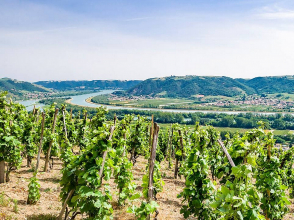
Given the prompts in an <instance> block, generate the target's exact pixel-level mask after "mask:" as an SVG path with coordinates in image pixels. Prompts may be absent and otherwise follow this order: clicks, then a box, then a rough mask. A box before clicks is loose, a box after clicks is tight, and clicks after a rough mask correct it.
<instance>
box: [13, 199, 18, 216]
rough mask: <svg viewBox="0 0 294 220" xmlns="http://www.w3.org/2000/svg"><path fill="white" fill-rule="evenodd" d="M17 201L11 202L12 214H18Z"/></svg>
mask: <svg viewBox="0 0 294 220" xmlns="http://www.w3.org/2000/svg"><path fill="white" fill-rule="evenodd" d="M18 211H19V210H18V201H17V200H16V199H14V200H13V212H15V213H18Z"/></svg>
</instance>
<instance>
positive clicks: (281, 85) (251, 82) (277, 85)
mask: <svg viewBox="0 0 294 220" xmlns="http://www.w3.org/2000/svg"><path fill="white" fill-rule="evenodd" d="M236 80H237V81H239V82H240V83H243V84H244V85H247V86H249V87H251V88H254V89H255V92H256V93H257V94H261V93H293V92H294V76H266V77H255V78H253V79H236Z"/></svg>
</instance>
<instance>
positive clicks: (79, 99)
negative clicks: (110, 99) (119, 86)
mask: <svg viewBox="0 0 294 220" xmlns="http://www.w3.org/2000/svg"><path fill="white" fill-rule="evenodd" d="M115 91H117V90H101V91H99V92H95V93H89V94H83V95H77V96H70V97H71V99H70V100H67V102H68V103H71V104H73V105H79V106H84V107H92V108H93V107H94V108H97V107H100V106H104V107H106V108H107V109H130V110H147V111H162V112H178V113H194V112H203V113H224V114H240V113H247V112H246V111H213V110H185V109H162V108H137V107H126V106H112V105H102V104H96V103H91V102H87V101H86V100H87V99H89V98H91V97H94V96H97V95H105V94H111V93H113V92H115ZM37 101H38V100H28V101H21V102H20V103H21V104H23V105H25V106H26V107H27V109H28V110H32V109H33V105H34V103H36V102H37ZM43 106H44V105H42V104H40V103H37V107H43ZM250 113H252V114H262V115H271V114H277V113H278V112H250ZM283 114H286V113H283ZM289 114H292V115H294V114H293V113H289Z"/></svg>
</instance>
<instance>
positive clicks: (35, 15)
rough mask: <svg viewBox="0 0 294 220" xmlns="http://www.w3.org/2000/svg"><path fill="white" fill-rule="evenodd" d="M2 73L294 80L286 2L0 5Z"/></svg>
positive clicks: (68, 0) (290, 10)
mask: <svg viewBox="0 0 294 220" xmlns="http://www.w3.org/2000/svg"><path fill="white" fill-rule="evenodd" d="M0 6H1V7H0V68H1V69H0V70H1V71H0V77H11V78H15V79H19V80H26V81H38V80H92V79H146V78H150V77H162V76H169V75H210V76H213V75H215V76H216V75H217V76H221V75H225V76H230V77H234V78H238V77H242V78H252V77H255V76H268V75H294V72H293V70H294V66H293V60H294V2H293V1H289V0H285V1H283V0H280V1H277V0H275V1H274V0H205V1H204V0H203V1H197V0H194V1H192V0H189V1H185V0H181V1H180V0H178V1H175V0H146V1H138V0H125V1H119V0H117V1H114V0H108V1H99V0H97V1H92V0H89V1H87V0H84V1H81V0H79V1H78V0H50V1H49V0H48V1H46V0H42V1H38V0H26V1H16V0H0Z"/></svg>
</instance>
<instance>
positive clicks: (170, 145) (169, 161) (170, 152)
mask: <svg viewBox="0 0 294 220" xmlns="http://www.w3.org/2000/svg"><path fill="white" fill-rule="evenodd" d="M173 133H174V129H173V127H172V126H171V134H170V136H169V140H170V144H169V152H168V168H171V156H172V150H173V145H172V143H173Z"/></svg>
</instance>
